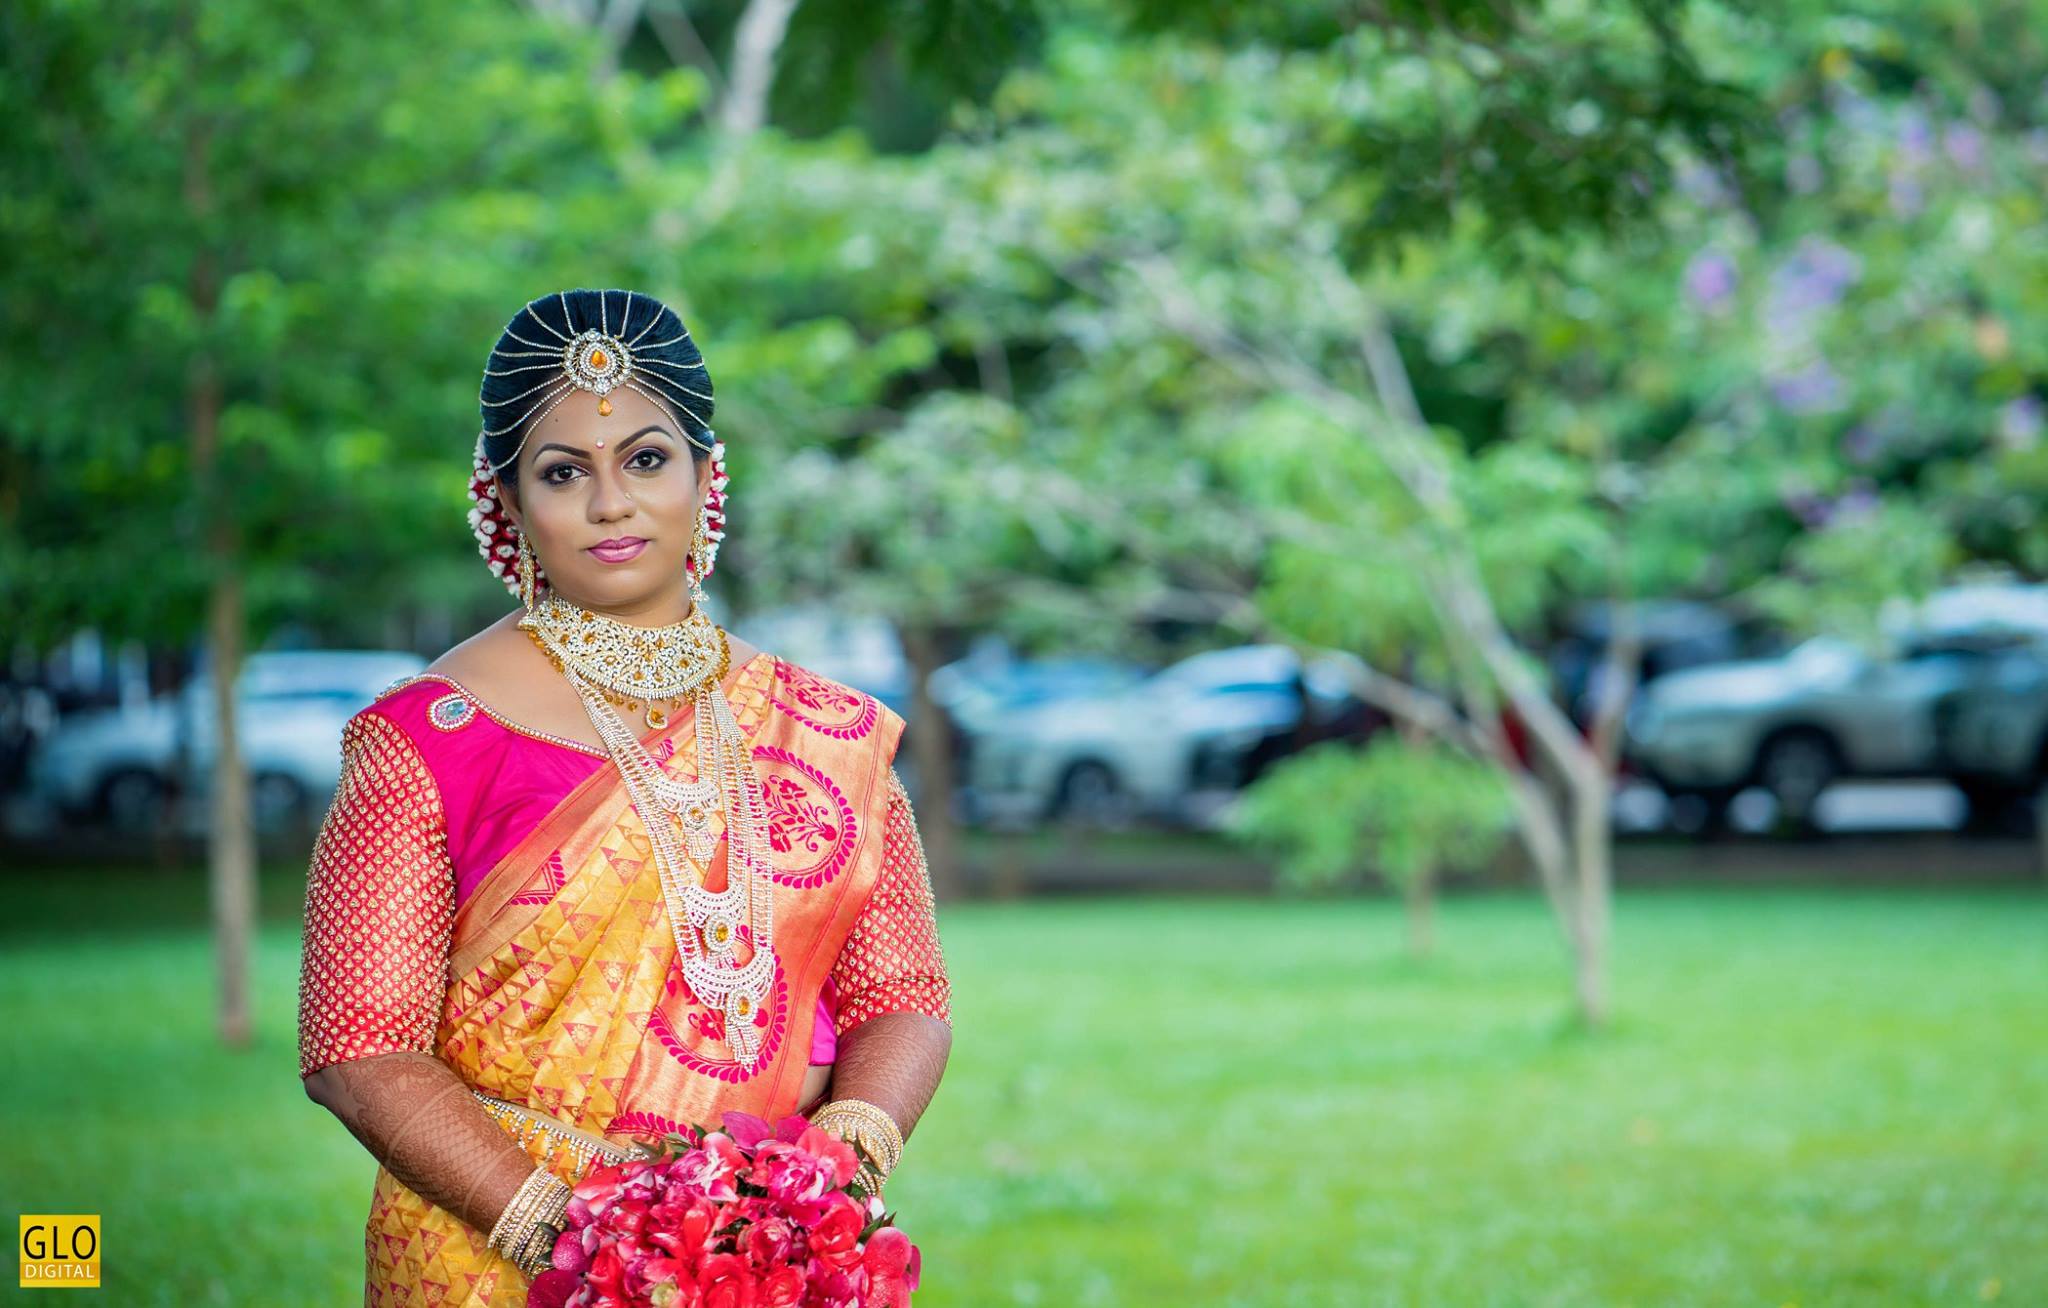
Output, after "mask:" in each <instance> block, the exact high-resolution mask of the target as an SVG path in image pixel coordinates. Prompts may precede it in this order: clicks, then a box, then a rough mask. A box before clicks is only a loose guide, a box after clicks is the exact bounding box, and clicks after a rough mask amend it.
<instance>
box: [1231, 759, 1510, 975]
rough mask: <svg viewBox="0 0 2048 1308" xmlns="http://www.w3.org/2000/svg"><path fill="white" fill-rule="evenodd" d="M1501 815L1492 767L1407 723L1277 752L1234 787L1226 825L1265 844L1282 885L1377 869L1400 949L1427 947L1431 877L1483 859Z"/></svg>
mask: <svg viewBox="0 0 2048 1308" xmlns="http://www.w3.org/2000/svg"><path fill="white" fill-rule="evenodd" d="M1513 821H1514V816H1513V812H1512V809H1511V808H1510V806H1509V803H1508V796H1507V792H1506V790H1505V789H1504V788H1503V787H1502V785H1501V778H1500V774H1499V772H1498V771H1497V770H1496V769H1494V768H1492V767H1489V766H1488V765H1486V764H1485V763H1483V762H1481V761H1479V760H1477V759H1474V758H1472V757H1471V756H1470V755H1468V754H1465V753H1463V752H1462V751H1459V750H1456V749H1452V748H1447V747H1445V746H1444V745H1442V744H1440V743H1436V742H1434V741H1432V740H1430V739H1428V738H1427V737H1424V736H1422V735H1421V733H1420V732H1419V731H1414V730H1413V729H1411V731H1410V732H1409V733H1405V738H1402V739H1396V738H1395V737H1393V736H1388V735H1379V736H1376V737H1374V738H1373V739H1372V740H1371V741H1370V742H1368V743H1367V744H1366V745H1365V746H1364V747H1363V748H1356V747H1353V746H1351V745H1345V744H1336V743H1326V744H1321V745H1314V746H1311V747H1310V748H1308V749H1307V750H1304V751H1303V752H1301V753H1300V754H1297V755H1295V756H1293V757H1292V758H1288V759H1284V760H1282V761H1281V762H1279V763H1277V764H1275V765H1274V766H1273V769H1272V771H1271V772H1270V774H1269V775H1267V776H1266V777H1263V778H1261V779H1260V782H1259V784H1258V785H1256V786H1254V787H1252V788H1251V790H1250V791H1249V792H1248V793H1247V794H1246V795H1245V798H1244V801H1243V803H1242V804H1241V806H1240V807H1239V808H1238V810H1237V812H1236V813H1235V814H1234V815H1233V816H1232V819H1231V829H1232V832H1233V834H1235V835H1236V836H1237V837H1238V838H1240V839H1243V840H1246V841H1249V842H1252V843H1253V844H1255V845H1256V846H1258V847H1259V848H1261V849H1264V850H1268V851H1272V852H1273V853H1274V854H1275V855H1276V856H1277V860H1278V863H1279V867H1280V872H1281V876H1282V878H1283V879H1284V880H1285V881H1286V882H1288V883H1289V884H1291V885H1294V886H1299V887H1304V888H1314V887H1323V886H1329V885H1333V884H1341V883H1343V882H1344V881H1346V880H1347V879H1349V878H1351V877H1354V876H1357V875H1359V874H1361V873H1372V874H1377V875H1378V876H1381V877H1384V878H1385V879H1386V881H1387V882H1388V883H1389V884H1390V885H1392V886H1393V887H1394V888H1395V889H1396V890H1397V891H1399V892H1400V894H1401V897H1402V898H1403V900H1405V901H1406V903H1407V906H1408V952H1409V953H1410V954H1411V955H1413V956H1414V957H1417V958H1425V957H1427V956H1429V955H1430V954H1432V953H1434V952H1435V949H1436V883H1437V879H1438V877H1439V876H1441V875H1442V874H1443V873H1446V872H1457V871H1476V870H1479V869H1480V868H1483V867H1484V866H1485V865H1486V864H1487V862H1488V861H1489V860H1491V859H1492V858H1493V856H1494V854H1495V853H1496V852H1497V851H1498V850H1499V848H1500V845H1501V842H1502V840H1503V838H1504V837H1505V836H1506V834H1507V832H1508V830H1509V828H1510V827H1511V826H1512V824H1513Z"/></svg>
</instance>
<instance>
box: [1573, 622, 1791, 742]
mask: <svg viewBox="0 0 2048 1308" xmlns="http://www.w3.org/2000/svg"><path fill="white" fill-rule="evenodd" d="M1633 607H1634V617H1635V623H1636V631H1637V635H1638V637H1639V638H1640V640H1641V641H1642V664H1641V668H1640V670H1639V672H1638V674H1637V684H1638V687H1641V686H1645V685H1648V684H1649V683H1651V682H1653V681H1655V680H1657V679H1658V678H1659V677H1663V676H1667V675H1669V674H1671V673H1673V672H1679V671H1683V670H1684V669H1686V668H1698V667H1707V666H1709V665H1712V664H1715V663H1732V662H1734V661H1736V660H1737V659H1744V658H1760V657H1775V656H1778V655H1782V654H1783V653H1784V652H1785V651H1784V644H1783V642H1782V641H1780V640H1775V639H1773V638H1772V637H1771V636H1770V635H1769V634H1768V633H1767V632H1764V631H1762V630H1760V629H1759V628H1758V627H1757V626H1756V624H1754V623H1744V622H1742V621H1740V620H1738V619H1737V618H1736V617H1735V616H1733V615H1732V614H1730V613H1728V612H1727V611H1726V610H1724V609H1721V608H1719V607H1717V606H1715V605H1712V604H1705V603H1701V602H1699V601H1697V600H1644V601H1641V602H1638V603H1637V604H1635V605H1634V606H1633ZM1616 609H1617V606H1616V605H1615V604H1613V603H1611V602H1608V601H1591V602H1588V603H1585V604H1582V605H1579V606H1577V607H1575V608H1574V609H1573V610H1572V611H1571V613H1570V615H1569V616H1568V617H1567V618H1566V620H1565V623H1564V631H1563V633H1562V634H1561V635H1560V636H1559V637H1558V639H1557V640H1556V642H1555V643H1554V644H1553V645H1552V646H1551V648H1550V654H1549V662H1550V669H1551V673H1552V676H1553V678H1554V679H1555V682H1556V685H1557V690H1558V694H1559V696H1560V697H1561V698H1562V700H1563V702H1564V704H1565V705H1567V706H1568V709H1569V711H1570V713H1571V716H1572V720H1573V721H1575V722H1577V723H1579V724H1580V725H1581V726H1582V727H1583V726H1586V725H1588V724H1590V723H1591V722H1592V721H1593V716H1594V713H1595V712H1596V711H1597V709H1598V707H1599V704H1600V695H1601V692H1602V690H1603V687H1602V685H1601V684H1600V683H1601V676H1600V673H1601V670H1602V668H1603V667H1604V664H1603V662H1602V660H1603V659H1604V657H1605V655H1606V653H1607V646H1608V643H1609V642H1610V641H1612V640H1613V639H1614V629H1615V619H1616V617H1617V613H1616Z"/></svg>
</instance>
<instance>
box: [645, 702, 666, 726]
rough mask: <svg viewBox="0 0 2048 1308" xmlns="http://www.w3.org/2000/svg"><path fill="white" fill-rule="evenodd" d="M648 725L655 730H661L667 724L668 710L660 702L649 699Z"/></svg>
mask: <svg viewBox="0 0 2048 1308" xmlns="http://www.w3.org/2000/svg"><path fill="white" fill-rule="evenodd" d="M647 725H648V726H649V727H650V728H651V729H653V730H655V731H659V730H661V729H662V728H663V727H665V726H667V725H668V710H667V709H665V708H663V707H662V706H661V705H659V704H656V703H654V702H652V701H649V702H648V705H647Z"/></svg>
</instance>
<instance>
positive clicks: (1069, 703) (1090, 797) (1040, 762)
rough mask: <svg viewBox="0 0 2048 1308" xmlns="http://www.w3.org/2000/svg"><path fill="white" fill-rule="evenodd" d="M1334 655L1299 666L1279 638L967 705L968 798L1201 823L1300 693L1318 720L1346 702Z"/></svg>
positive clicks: (1055, 812)
mask: <svg viewBox="0 0 2048 1308" xmlns="http://www.w3.org/2000/svg"><path fill="white" fill-rule="evenodd" d="M1343 663H1344V660H1343V658H1342V656H1328V657H1325V658H1321V659H1316V660H1313V661H1311V662H1310V663H1308V664H1307V666H1306V667H1304V666H1303V664H1302V662H1301V660H1300V658H1299V657H1298V656H1297V655H1296V654H1295V652H1294V651H1293V650H1291V649H1289V648H1287V647H1286V646H1284V645H1247V646H1240V647H1238V648H1235V649H1221V650H1212V651H1209V652H1207V653H1203V654H1196V655H1193V656H1192V657H1189V658H1186V659H1183V660H1181V661H1180V662H1178V663H1175V664H1173V665H1172V666H1170V667H1168V668H1166V669H1164V670H1163V671H1160V672H1158V673H1155V674H1153V675H1152V676H1149V677H1145V678H1143V679H1142V680H1139V681H1137V682H1136V683H1135V684H1132V685H1129V686H1127V687H1121V688H1113V689H1109V690H1106V691H1102V692H1099V693H1092V694H1083V695H1079V696H1074V697H1067V698H1059V699H1053V700H1050V701H1047V702H1043V703H1037V704H1024V705H1016V706H1011V707H1007V708H1003V707H1000V706H998V707H996V708H995V709H994V710H993V711H987V712H981V713H976V714H974V715H973V720H972V721H971V722H970V723H963V725H964V726H967V729H968V730H969V732H970V733H971V735H972V748H971V750H970V751H969V760H968V776H967V780H968V785H969V787H970V801H971V808H972V810H973V811H974V812H975V813H976V815H977V816H979V817H981V818H982V819H984V820H990V821H996V822H1010V823H1017V822H1030V821H1035V820H1040V819H1044V818H1048V817H1067V818H1073V819H1078V820H1081V821H1084V822H1094V823H1099V824H1117V823H1122V822H1126V821H1129V820H1131V819H1133V818H1136V817H1139V816H1151V817H1160V818H1165V819H1168V820H1174V821H1195V822H1200V821H1204V820H1206V819H1207V818H1208V817H1209V816H1212V815H1213V809H1210V808H1209V806H1207V805H1206V804H1205V803H1204V800H1205V798H1207V797H1208V796H1210V795H1212V794H1213V792H1214V791H1215V790H1217V789H1219V788H1227V787H1229V786H1231V785H1233V784H1235V781H1236V780H1237V778H1238V777H1239V775H1240V773H1241V769H1240V768H1239V767H1238V764H1239V762H1240V761H1241V760H1242V759H1243V758H1244V757H1245V756H1246V755H1247V754H1249V753H1250V752H1251V751H1253V750H1254V749H1255V748H1256V747H1258V746H1259V745H1260V744H1261V743H1262V742H1265V741H1268V740H1270V739H1272V738H1273V737H1274V736H1275V735H1277V734H1282V733H1285V732H1288V731H1291V730H1292V729H1293V728H1294V727H1295V726H1296V724H1298V723H1299V722H1300V721H1301V719H1302V713H1303V703H1304V699H1306V701H1307V705H1308V711H1309V713H1310V714H1311V715H1312V716H1313V717H1315V718H1316V719H1317V720H1323V719H1326V718H1330V717H1334V716H1335V715H1336V713H1337V712H1339V711H1340V710H1341V709H1342V708H1343V707H1344V706H1345V705H1346V704H1347V703H1348V702H1349V690H1350V686H1351V684H1352V683H1351V673H1350V671H1349V670H1347V669H1346V668H1345V667H1344V665H1343Z"/></svg>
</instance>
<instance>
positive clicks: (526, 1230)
mask: <svg viewBox="0 0 2048 1308" xmlns="http://www.w3.org/2000/svg"><path fill="white" fill-rule="evenodd" d="M569 1194H570V1190H569V1187H568V1185H567V1184H565V1183H564V1182H563V1181H562V1180H561V1179H560V1178H559V1177H557V1176H556V1175H555V1174H554V1173H553V1172H550V1171H549V1170H548V1169H547V1168H545V1167H536V1168H534V1169H533V1171H532V1172H530V1173H528V1174H527V1177H526V1179H525V1180H524V1181H521V1182H520V1183H519V1188H518V1189H517V1190H515V1191H513V1192H512V1198H511V1200H510V1201H508V1202H507V1203H506V1205H505V1209H504V1211H503V1212H501V1213H499V1214H498V1220H497V1222H496V1223H495V1224H493V1225H492V1227H491V1233H490V1235H489V1236H487V1237H486V1238H485V1240H484V1243H485V1244H486V1245H488V1246H489V1247H490V1248H492V1249H495V1250H497V1251H498V1252H499V1253H501V1254H503V1255H504V1256H505V1257H506V1258H507V1259H509V1260H510V1261H511V1262H512V1263H513V1265H515V1266H517V1267H518V1268H519V1269H520V1270H521V1271H525V1270H526V1269H527V1267H528V1265H529V1263H528V1249H527V1246H528V1245H529V1244H530V1243H532V1241H533V1237H534V1228H535V1227H536V1226H537V1225H539V1224H540V1222H541V1221H542V1220H544V1219H545V1218H546V1217H547V1216H548V1215H549V1214H550V1213H552V1214H555V1215H556V1216H559V1215H560V1214H561V1212H562V1211H563V1210H565V1209H566V1208H567V1207H568V1205H569Z"/></svg>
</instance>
